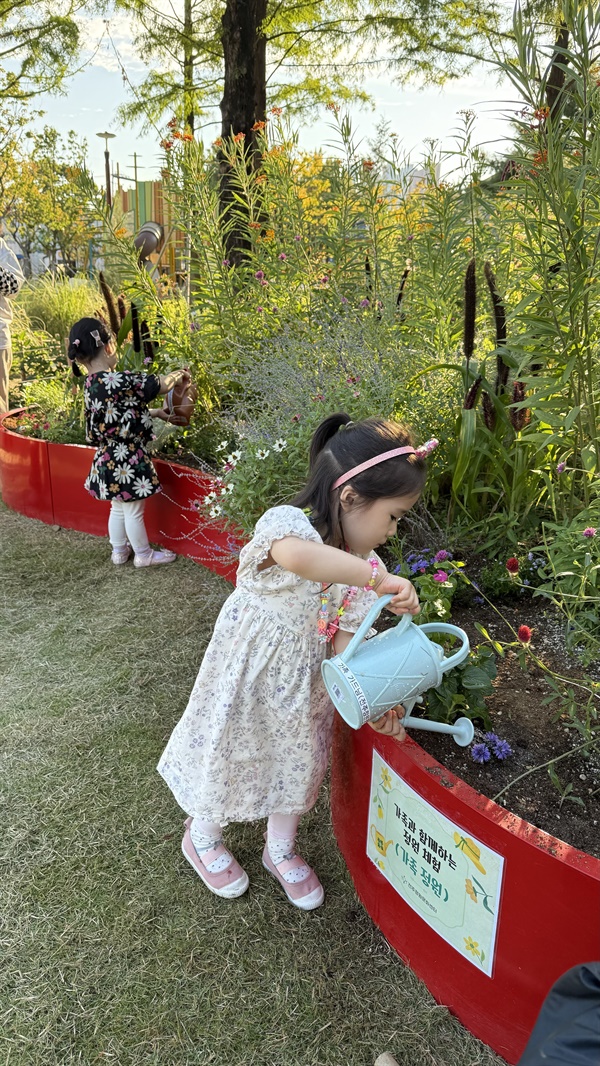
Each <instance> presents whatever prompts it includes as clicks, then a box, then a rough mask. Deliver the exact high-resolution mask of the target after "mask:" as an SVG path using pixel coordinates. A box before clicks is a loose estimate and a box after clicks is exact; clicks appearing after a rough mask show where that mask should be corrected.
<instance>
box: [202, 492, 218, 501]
mask: <svg viewBox="0 0 600 1066" xmlns="http://www.w3.org/2000/svg"><path fill="white" fill-rule="evenodd" d="M216 498H217V494H216V492H209V494H208V496H205V497H204V502H205V504H209V503H214V502H215V500H216Z"/></svg>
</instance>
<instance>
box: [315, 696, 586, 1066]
mask: <svg viewBox="0 0 600 1066" xmlns="http://www.w3.org/2000/svg"><path fill="white" fill-rule="evenodd" d="M396 786H397V787H396ZM331 803H332V815H333V826H334V830H335V834H336V837H337V841H338V844H339V846H340V849H341V851H342V854H343V855H344V858H345V860H346V863H347V865H348V869H349V871H350V874H351V876H352V878H353V881H354V884H355V886H356V890H357V892H358V895H359V897H360V899H361V901H362V903H363V904H364V906H365V907H366V909H367V911H368V912H369V914H370V915H371V917H372V919H373V921H374V922H375V923H376V924H377V925H378V926H379V928H380V929H381V931H382V933H383V935H384V936H385V938H386V940H387V941H388V942H389V943H390V944H391V946H392V947H393V948H394V949H395V951H396V952H397V953H398V954H399V955H400V956H401V958H403V959H404V960H405V961H406V962H407V963H408V965H409V966H410V967H411V969H412V970H413V971H414V972H415V973H416V974H417V976H418V977H420V978H421V980H422V981H424V983H425V984H426V985H427V987H428V988H429V990H430V991H431V993H432V994H433V996H434V997H435V999H436V1000H437V1001H438V1002H439V1003H442V1004H444V1005H445V1006H447V1007H448V1008H449V1009H450V1010H451V1011H452V1012H453V1013H454V1014H456V1015H457V1017H458V1018H459V1019H460V1021H461V1022H462V1023H463V1025H464V1026H466V1028H467V1029H469V1030H470V1031H471V1032H472V1033H473V1034H474V1035H475V1036H476V1037H478V1038H479V1039H480V1040H482V1041H484V1042H485V1043H486V1044H488V1045H489V1046H490V1047H492V1048H493V1049H494V1051H496V1052H497V1053H498V1054H499V1055H501V1056H502V1057H503V1058H504V1059H506V1060H507V1062H509V1063H516V1062H517V1061H518V1059H519V1057H520V1055H521V1053H522V1051H523V1049H524V1047H525V1044H526V1042H527V1039H528V1037H529V1035H530V1033H531V1030H532V1028H533V1025H534V1023H535V1020H536V1017H537V1014H538V1012H539V1010H540V1007H541V1005H542V1003H543V1001H544V999H545V997H546V995H547V993H548V992H549V990H550V987H551V986H552V984H553V983H554V982H555V981H556V980H557V978H558V977H560V975H561V974H563V973H564V972H565V971H566V970H568V969H569V968H570V967H572V966H575V965H576V964H577V963H581V962H589V961H590V960H594V959H598V958H600V860H598V859H596V858H593V857H592V856H590V855H587V854H586V853H584V852H581V851H578V850H576V849H575V848H572V847H570V846H569V845H568V844H565V843H564V842H563V841H560V840H558V839H556V838H554V837H552V836H549V835H548V834H547V833H544V832H542V831H541V830H539V829H537V828H536V827H535V826H533V825H530V824H529V823H528V822H525V821H523V820H522V819H520V818H517V817H516V816H515V815H513V814H510V813H509V812H508V811H506V810H504V809H503V808H502V807H499V806H498V805H497V804H495V803H493V802H492V801H491V800H489V799H487V798H486V797H485V796H482V795H480V794H479V793H477V792H475V791H474V789H472V788H471V787H470V786H469V785H467V784H465V782H463V781H461V780H460V779H459V778H457V777H455V776H454V775H453V774H452V773H450V771H448V770H447V769H446V768H445V767H443V766H441V765H440V763H438V762H436V760H435V759H433V758H432V757H431V756H430V755H429V754H428V753H427V752H425V751H424V750H423V749H422V748H421V747H420V746H419V745H418V744H416V743H415V742H414V741H413V740H412V739H410V738H409V739H407V740H406V741H405V742H403V743H402V744H399V743H397V742H396V741H394V740H392V739H390V738H387V737H382V736H379V735H377V734H376V733H375V732H374V731H373V730H371V729H369V728H368V727H364V728H362V729H359V730H356V731H355V730H352V729H349V728H348V726H347V725H346V724H345V723H344V722H343V721H342V719H341V718H339V716H336V723H335V734H334V750H333V765H332V799H331ZM384 807H385V808H386V809H385V810H384ZM407 812H408V814H407ZM420 819H421V820H422V827H419V820H420ZM425 826H427V828H425ZM432 826H433V827H434V828H431V827H432ZM432 837H433V838H437V841H436V840H435V839H433V840H432ZM411 845H412V846H411ZM435 847H437V852H436V851H435V850H434V849H435ZM486 856H490V861H488V858H487V857H486ZM432 862H433V864H434V865H433V866H432V865H431V864H432ZM492 867H493V868H492ZM482 870H483V873H482ZM492 874H494V877H492ZM492 881H493V882H494V887H493V888H492V887H490V889H489V891H490V893H491V894H490V895H489V896H486V895H485V892H486V891H487V889H486V885H487V884H488V882H489V883H490V886H491V882H492ZM481 889H483V891H480V890H481ZM453 891H454V895H455V897H456V898H455V901H454V904H455V905H454V907H453V905H452V903H453V901H452V898H451V897H452V892H453ZM444 908H447V913H445V911H444ZM444 922H445V923H446V924H444ZM486 922H487V930H488V932H487V934H485V935H486V936H487V938H488V942H489V944H491V945H492V947H491V950H490V948H489V946H487V945H486V949H485V952H484V951H483V948H482V944H483V940H482V937H481V934H480V933H477V932H476V929H477V928H479V929H485V928H486ZM461 923H462V925H461ZM469 923H473V928H471V925H470V924H469ZM476 923H479V925H478V926H477V924H476ZM472 933H473V934H474V935H471V934H472ZM482 956H483V958H482ZM390 994H392V995H393V989H390Z"/></svg>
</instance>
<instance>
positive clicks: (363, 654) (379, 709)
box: [321, 596, 473, 745]
mask: <svg viewBox="0 0 600 1066" xmlns="http://www.w3.org/2000/svg"><path fill="white" fill-rule="evenodd" d="M391 599H392V597H391V596H382V597H381V598H380V599H379V600H378V601H377V602H376V603H374V604H373V606H372V608H371V610H370V611H369V613H368V614H367V616H366V618H365V619H364V621H363V622H362V624H361V626H360V627H359V629H358V630H357V632H356V633H355V635H354V636H353V638H352V640H351V641H350V643H349V644H348V647H347V648H346V649H345V650H344V651H343V652H342V654H341V655H336V656H334V657H333V658H332V659H326V660H325V661H324V662H323V663H322V665H321V671H322V674H323V680H324V682H325V686H326V688H327V691H328V692H329V695H330V697H331V699H332V701H333V703H334V705H335V707H336V708H337V710H338V711H339V713H340V714H341V716H342V718H344V720H345V721H346V722H347V723H348V725H350V726H352V727H353V728H354V729H359V728H360V727H361V726H362V725H364V723H365V722H368V721H374V720H375V719H376V718H381V717H382V715H384V714H385V712H386V711H388V710H390V709H391V708H392V707H396V706H398V705H399V704H402V706H403V707H404V709H405V712H406V713H405V716H404V719H403V721H402V724H403V725H405V726H408V727H412V728H415V729H428V730H430V731H432V732H441V733H451V734H452V735H453V737H454V739H455V741H456V743H457V744H461V745H466V744H469V743H470V742H471V740H472V739H473V725H472V723H471V722H470V721H469V719H460V723H463V724H459V723H458V722H457V723H455V724H454V725H445V724H443V723H440V722H429V721H427V720H425V719H421V718H413V717H412V716H411V713H410V712H411V711H412V710H413V707H414V705H415V703H417V702H421V701H422V694H423V693H424V692H426V691H427V690H428V689H430V688H435V687H437V686H438V685H439V684H440V682H441V680H442V677H443V675H444V674H445V673H446V671H447V670H450V669H452V667H454V666H458V664H459V663H461V662H463V660H464V659H465V658H466V657H467V655H468V654H469V639H468V637H467V634H466V633H465V632H464V631H463V630H462V629H459V628H458V627H457V626H453V625H450V624H449V623H447V622H430V623H426V624H425V625H422V626H417V625H415V624H414V622H413V621H412V619H411V616H410V615H404V616H403V617H402V618H401V620H400V622H399V623H398V624H397V626H396V627H395V628H394V629H389V630H386V632H384V633H379V634H378V635H377V636H375V637H373V638H372V639H371V640H365V637H366V636H367V634H368V632H369V629H370V627H371V624H372V623H373V622H374V621H375V619H376V618H377V616H378V615H379V613H380V612H381V610H382V608H383V607H385V606H386V605H387V604H388V603H389V602H390V600H391ZM429 633H450V634H452V636H454V637H458V638H459V639H460V641H461V644H460V647H459V648H458V649H457V650H456V651H455V652H454V653H453V654H452V655H449V656H445V655H444V649H443V648H442V647H441V645H439V644H436V643H435V642H434V641H432V640H430V639H429ZM464 723H467V725H464ZM466 738H468V739H466Z"/></svg>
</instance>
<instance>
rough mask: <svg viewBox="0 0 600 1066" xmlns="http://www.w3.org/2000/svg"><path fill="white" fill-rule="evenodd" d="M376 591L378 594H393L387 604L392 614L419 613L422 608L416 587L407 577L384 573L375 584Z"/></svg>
mask: <svg viewBox="0 0 600 1066" xmlns="http://www.w3.org/2000/svg"><path fill="white" fill-rule="evenodd" d="M375 592H376V593H377V595H378V596H390V595H391V596H393V599H392V600H391V602H390V603H388V605H387V609H388V611H391V612H392V614H418V613H419V611H420V610H421V608H420V607H419V597H418V596H417V592H416V589H415V587H414V585H411V583H410V581H407V580H406V578H405V577H396V575H395V574H384V576H383V577H382V579H381V581H379V582H378V584H377V585H376V586H375Z"/></svg>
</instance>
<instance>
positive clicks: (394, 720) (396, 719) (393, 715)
mask: <svg viewBox="0 0 600 1066" xmlns="http://www.w3.org/2000/svg"><path fill="white" fill-rule="evenodd" d="M398 712H401V713H400V714H399V713H398ZM405 713H406V712H405V710H404V707H403V706H402V705H401V704H398V706H397V707H392V709H391V710H390V711H386V712H385V714H384V715H382V716H381V718H376V719H375V721H373V722H369V725H370V726H371V729H374V730H375V732H376V733H384V734H385V736H387V737H396V739H397V740H399V741H400V742H402V741H403V740H405V739H406V729H405V728H404V726H403V725H401V724H400V719H401V718H404V715H405Z"/></svg>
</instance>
